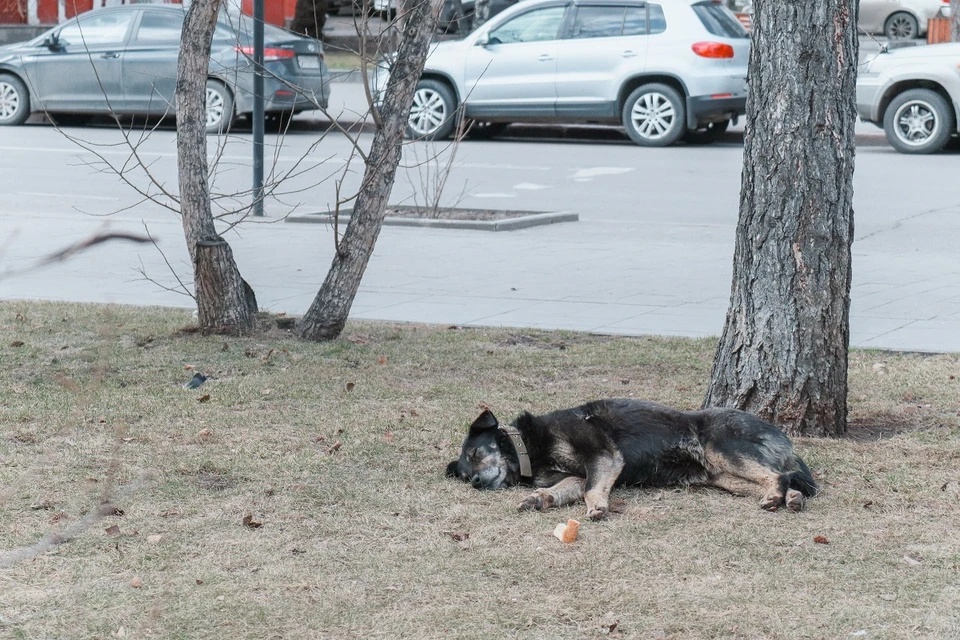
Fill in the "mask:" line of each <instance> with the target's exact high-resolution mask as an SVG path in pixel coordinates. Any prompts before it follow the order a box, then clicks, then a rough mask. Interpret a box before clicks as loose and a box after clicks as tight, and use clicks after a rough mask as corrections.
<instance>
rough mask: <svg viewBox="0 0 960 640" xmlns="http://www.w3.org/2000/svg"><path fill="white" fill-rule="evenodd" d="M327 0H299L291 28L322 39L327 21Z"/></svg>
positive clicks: (296, 31)
mask: <svg viewBox="0 0 960 640" xmlns="http://www.w3.org/2000/svg"><path fill="white" fill-rule="evenodd" d="M327 6H328V5H327V0H297V5H296V7H295V8H294V10H293V22H291V23H290V30H291V31H293V32H295V33H302V34H304V35H308V36H310V37H311V38H314V39H316V40H320V39H321V38H322V36H323V25H324V24H325V23H326V21H327Z"/></svg>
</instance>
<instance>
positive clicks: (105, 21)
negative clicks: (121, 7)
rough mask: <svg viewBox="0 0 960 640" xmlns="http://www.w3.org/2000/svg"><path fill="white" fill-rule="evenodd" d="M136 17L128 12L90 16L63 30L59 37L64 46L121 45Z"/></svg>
mask: <svg viewBox="0 0 960 640" xmlns="http://www.w3.org/2000/svg"><path fill="white" fill-rule="evenodd" d="M134 15H136V14H134V13H132V12H126V11H125V12H122V13H114V12H109V13H100V14H94V15H89V14H88V15H86V16H83V17H82V18H80V19H79V20H78V21H77V22H74V23H73V24H68V25H67V26H65V27H64V28H63V29H61V30H60V34H59V36H58V37H59V40H60V43H61V44H63V45H68V44H74V45H88V46H89V45H93V44H114V43H117V44H119V43H122V42H123V41H124V39H125V38H126V37H127V30H128V29H129V28H130V23H131V22H133V16H134Z"/></svg>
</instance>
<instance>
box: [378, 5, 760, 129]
mask: <svg viewBox="0 0 960 640" xmlns="http://www.w3.org/2000/svg"><path fill="white" fill-rule="evenodd" d="M749 53H750V40H749V36H748V35H747V33H746V31H745V30H744V29H743V26H742V25H741V24H740V22H739V21H738V20H737V18H736V17H735V16H734V15H733V14H732V13H731V12H730V11H729V9H727V8H726V7H725V6H723V5H722V4H720V2H714V1H711V0H707V1H701V0H655V1H653V2H644V1H643V0H524V1H523V2H520V3H518V4H516V5H514V6H512V7H510V8H509V9H507V10H506V11H504V12H503V13H500V14H498V15H497V16H495V17H494V18H492V19H491V20H490V21H489V22H487V23H485V24H483V25H482V26H481V27H479V28H478V29H477V30H476V31H474V32H473V33H471V34H470V35H468V36H467V37H466V38H464V39H463V40H459V41H447V42H441V43H438V44H435V45H434V46H433V49H432V51H431V53H430V56H429V57H428V59H427V63H426V66H425V68H424V71H423V75H422V76H421V79H420V81H419V83H418V85H417V88H416V92H415V95H414V103H413V109H412V111H411V113H410V122H409V126H408V128H407V133H408V135H409V136H410V137H413V138H420V139H429V140H434V139H443V138H447V137H449V136H450V135H451V134H453V133H454V130H455V129H456V128H457V126H458V124H459V122H460V116H461V115H462V116H463V117H465V118H466V119H467V121H468V122H471V123H472V126H471V128H470V133H471V135H475V136H480V135H483V136H490V135H494V134H496V133H499V132H500V131H502V130H503V128H504V127H506V126H507V124H509V123H511V122H557V123H608V124H618V123H619V124H622V125H623V127H624V128H625V129H626V131H627V134H628V135H629V136H630V138H631V139H632V140H633V141H634V142H636V143H637V144H640V145H644V146H666V145H669V144H672V143H674V142H677V141H678V140H681V139H686V140H687V141H689V142H709V141H712V140H713V139H715V138H716V137H717V136H718V135H720V134H722V133H723V131H724V130H726V128H727V125H728V124H729V122H730V121H731V120H732V119H736V118H737V117H738V116H740V115H741V114H743V113H744V110H745V105H746V99H747V88H746V76H747V59H748V57H749ZM375 84H377V85H378V86H380V87H382V86H384V84H385V79H384V78H383V77H382V76H381V77H379V78H378V79H377V81H376V83H375Z"/></svg>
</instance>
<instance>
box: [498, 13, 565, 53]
mask: <svg viewBox="0 0 960 640" xmlns="http://www.w3.org/2000/svg"><path fill="white" fill-rule="evenodd" d="M564 11H566V7H546V8H544V9H534V10H533V11H527V12H526V13H524V14H522V15H519V16H517V17H516V18H514V19H513V20H508V21H507V22H505V23H504V24H502V25H500V26H499V27H497V28H496V29H494V30H493V31H491V32H490V43H491V44H510V43H516V42H541V41H543V40H556V39H557V34H559V33H560V25H561V24H562V23H563V13H564Z"/></svg>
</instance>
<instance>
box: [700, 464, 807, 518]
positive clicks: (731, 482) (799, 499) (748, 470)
mask: <svg viewBox="0 0 960 640" xmlns="http://www.w3.org/2000/svg"><path fill="white" fill-rule="evenodd" d="M708 482H709V484H711V485H713V486H715V487H720V488H721V489H724V490H726V491H729V492H730V493H733V494H736V495H741V496H754V497H757V498H760V508H761V509H765V510H767V511H776V510H777V509H779V508H780V507H783V506H786V507H787V509H789V510H790V511H800V510H802V509H803V507H804V505H805V504H806V498H804V497H803V494H802V493H800V492H799V491H796V490H795V489H790V488H789V487H790V478H789V475H788V474H781V473H777V472H776V471H773V470H771V469H767V468H765V467H762V466H760V465H754V464H747V465H744V466H743V467H741V468H738V469H736V471H724V472H721V473H717V474H711V475H710V479H709V481H708Z"/></svg>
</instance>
